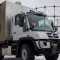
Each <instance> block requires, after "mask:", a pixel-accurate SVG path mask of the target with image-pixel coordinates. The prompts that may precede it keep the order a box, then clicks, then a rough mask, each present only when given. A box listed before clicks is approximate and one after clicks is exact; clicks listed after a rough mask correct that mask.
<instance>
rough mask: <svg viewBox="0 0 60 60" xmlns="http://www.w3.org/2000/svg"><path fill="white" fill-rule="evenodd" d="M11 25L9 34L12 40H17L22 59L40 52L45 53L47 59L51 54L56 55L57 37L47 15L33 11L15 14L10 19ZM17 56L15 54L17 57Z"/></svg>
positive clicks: (24, 59)
mask: <svg viewBox="0 0 60 60" xmlns="http://www.w3.org/2000/svg"><path fill="white" fill-rule="evenodd" d="M11 25H12V26H11V27H12V28H11V29H12V30H11V31H12V34H11V36H13V41H19V45H18V48H20V49H21V58H22V59H23V60H27V59H30V58H31V57H32V56H34V55H37V56H39V55H42V54H43V55H45V57H46V59H47V60H48V59H49V58H51V57H52V56H54V57H56V56H57V57H58V53H59V49H58V47H57V46H58V45H59V43H58V41H59V37H58V34H56V33H55V32H56V29H55V30H53V28H54V27H53V26H52V24H51V23H50V21H49V19H48V18H47V15H45V14H44V13H41V12H40V13H38V12H34V11H30V12H27V13H25V14H24V13H22V14H17V15H16V16H15V17H14V19H13V20H12V24H11ZM27 47H28V48H27ZM27 50H29V51H30V53H31V57H29V56H30V53H28V52H29V51H27ZM31 50H32V51H31ZM18 53H19V49H18ZM25 54H26V55H25ZM27 54H28V57H27ZM48 55H49V56H48ZM50 55H51V56H50ZM19 56H20V55H19V54H17V57H19ZM48 57H49V58H48ZM32 59H34V57H33V58H32ZM51 59H52V58H51ZM55 59H57V58H54V60H55Z"/></svg>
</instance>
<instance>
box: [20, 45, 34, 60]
mask: <svg viewBox="0 0 60 60" xmlns="http://www.w3.org/2000/svg"><path fill="white" fill-rule="evenodd" d="M20 56H21V59H22V60H34V54H33V52H32V49H31V47H30V46H28V45H26V44H24V45H22V47H21V54H20Z"/></svg>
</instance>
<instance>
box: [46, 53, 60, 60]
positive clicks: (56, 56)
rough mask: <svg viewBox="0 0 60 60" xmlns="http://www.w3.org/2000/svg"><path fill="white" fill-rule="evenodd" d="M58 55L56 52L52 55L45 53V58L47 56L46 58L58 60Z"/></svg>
mask: <svg viewBox="0 0 60 60" xmlns="http://www.w3.org/2000/svg"><path fill="white" fill-rule="evenodd" d="M58 56H59V54H55V55H51V56H47V55H45V58H46V60H57V59H58Z"/></svg>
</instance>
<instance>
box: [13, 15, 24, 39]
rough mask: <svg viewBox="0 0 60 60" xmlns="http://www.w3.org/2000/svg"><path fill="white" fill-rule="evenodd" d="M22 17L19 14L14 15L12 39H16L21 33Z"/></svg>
mask: <svg viewBox="0 0 60 60" xmlns="http://www.w3.org/2000/svg"><path fill="white" fill-rule="evenodd" d="M23 26H24V17H23V16H21V14H18V15H16V16H15V19H14V23H13V40H18V39H19V38H20V36H21V34H23Z"/></svg>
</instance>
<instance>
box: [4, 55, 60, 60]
mask: <svg viewBox="0 0 60 60" xmlns="http://www.w3.org/2000/svg"><path fill="white" fill-rule="evenodd" d="M3 60H21V59H16V58H15V57H14V56H13V57H12V56H11V57H8V56H6V57H5V58H4V59H3ZM35 60H46V59H45V57H44V56H39V57H35ZM58 60H60V55H59V58H58Z"/></svg>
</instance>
